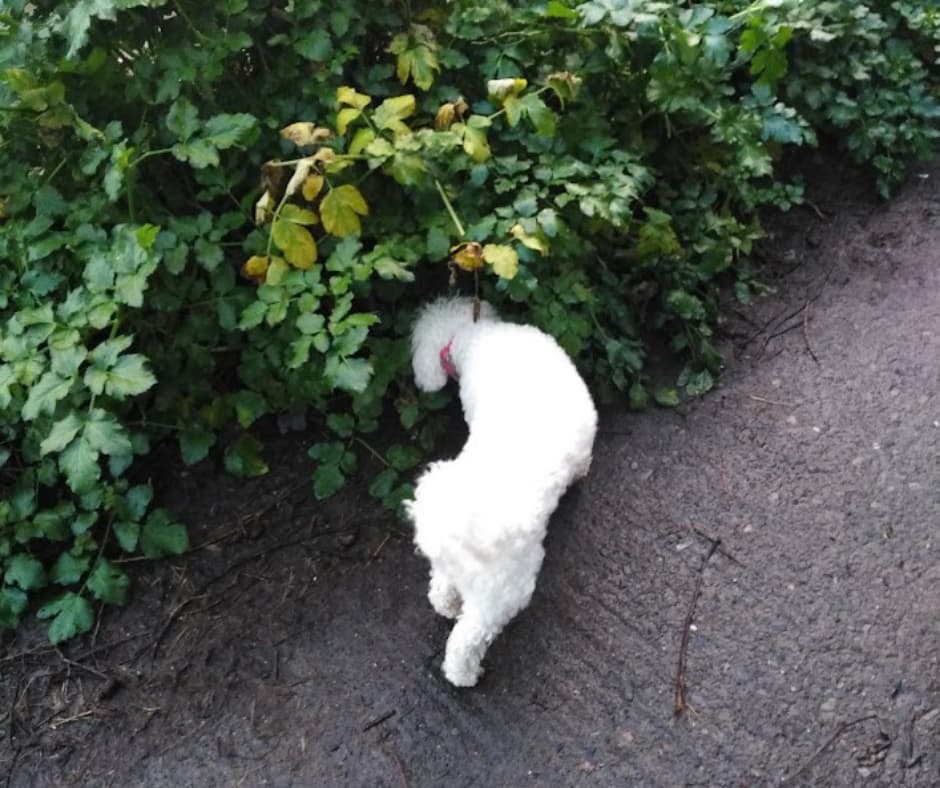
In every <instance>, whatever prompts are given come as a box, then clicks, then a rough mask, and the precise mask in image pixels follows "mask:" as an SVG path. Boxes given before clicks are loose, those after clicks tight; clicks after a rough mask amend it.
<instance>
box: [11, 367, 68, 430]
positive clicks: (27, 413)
mask: <svg viewBox="0 0 940 788" xmlns="http://www.w3.org/2000/svg"><path fill="white" fill-rule="evenodd" d="M72 382H73V381H72V379H70V378H62V377H60V376H59V375H57V374H56V373H55V372H52V371H51V370H47V371H46V372H44V373H43V375H42V377H41V378H39V380H38V381H37V382H36V383H34V384H33V385H32V386H31V387H30V389H29V394H28V395H27V397H26V402H25V404H24V405H23V411H22V414H21V415H22V417H23V420H24V421H32V420H33V419H35V418H36V417H37V416H39V414H40V413H45V414H51V413H52V411H53V410H54V409H55V405H56V403H57V402H58V401H59V400H60V399H62V398H63V397H64V396H65V395H66V394H68V393H69V389H70V388H71V387H72Z"/></svg>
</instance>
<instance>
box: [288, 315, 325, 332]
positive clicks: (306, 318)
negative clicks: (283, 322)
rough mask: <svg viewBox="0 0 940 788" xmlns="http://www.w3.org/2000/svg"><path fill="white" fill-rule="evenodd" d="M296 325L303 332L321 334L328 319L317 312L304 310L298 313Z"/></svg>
mask: <svg viewBox="0 0 940 788" xmlns="http://www.w3.org/2000/svg"><path fill="white" fill-rule="evenodd" d="M295 325H296V326H297V330H298V331H299V332H300V333H301V334H319V333H320V332H321V331H322V330H323V326H324V325H326V319H325V318H324V317H323V315H320V314H317V313H316V312H304V313H303V314H301V315H298V317H297V320H296V322H295Z"/></svg>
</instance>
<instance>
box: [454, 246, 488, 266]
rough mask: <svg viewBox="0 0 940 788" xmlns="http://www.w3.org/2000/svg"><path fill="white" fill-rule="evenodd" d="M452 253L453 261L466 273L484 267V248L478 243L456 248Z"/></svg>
mask: <svg viewBox="0 0 940 788" xmlns="http://www.w3.org/2000/svg"><path fill="white" fill-rule="evenodd" d="M450 252H451V259H452V260H453V261H454V263H455V264H456V265H457V266H458V267H459V268H462V269H463V270H464V271H476V270H477V269H479V268H482V267H483V247H482V246H480V244H478V243H477V242H476V241H470V242H469V243H465V244H460V245H459V246H455V247H454V248H453V249H451V250H450Z"/></svg>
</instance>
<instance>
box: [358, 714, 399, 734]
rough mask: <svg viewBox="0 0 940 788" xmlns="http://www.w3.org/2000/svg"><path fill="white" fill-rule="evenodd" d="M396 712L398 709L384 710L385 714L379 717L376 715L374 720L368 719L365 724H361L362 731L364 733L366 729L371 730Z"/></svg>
mask: <svg viewBox="0 0 940 788" xmlns="http://www.w3.org/2000/svg"><path fill="white" fill-rule="evenodd" d="M397 713H398V709H392V710H391V711H387V712H385V714H383V715H381V716H379V717H376V718H375V719H374V720H370V721H369V722H367V723H366V724H365V725H363V726H362V732H363V733H366V732H367V731H371V730H372V729H373V728H377V727H378V726H379V725H381V724H382V723H383V722H387V721H388V720H390V719H391V718H392V717H394V716H395V715H396V714H397Z"/></svg>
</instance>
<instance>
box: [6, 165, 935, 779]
mask: <svg viewBox="0 0 940 788" xmlns="http://www.w3.org/2000/svg"><path fill="white" fill-rule="evenodd" d="M835 180H836V181H838V182H839V183H838V185H837V186H830V187H829V188H828V189H827V190H825V191H823V192H820V193H818V194H815V195H814V200H815V202H814V204H813V210H810V209H809V208H802V209H796V210H794V211H793V212H792V213H791V214H790V215H788V216H786V217H783V218H781V219H779V220H776V221H775V226H776V228H777V240H776V241H775V242H773V243H770V244H768V245H767V247H766V248H767V253H768V255H769V256H770V257H771V259H770V260H769V263H768V265H769V270H770V271H771V272H772V273H773V275H774V277H775V284H776V291H777V292H776V293H774V294H773V295H771V296H770V297H768V298H767V299H765V300H764V301H763V302H762V303H761V304H759V305H757V306H756V307H754V308H752V309H749V310H748V311H747V312H746V313H745V312H741V313H740V314H739V315H737V316H736V317H734V318H733V319H732V320H731V321H730V322H729V323H728V324H727V325H726V326H725V330H726V332H727V340H726V344H727V348H726V350H727V356H728V359H729V369H728V372H727V373H726V375H725V376H724V378H723V379H722V381H721V385H720V386H719V387H718V389H717V390H716V391H715V392H713V393H712V394H710V395H709V396H707V397H706V398H705V399H704V400H703V401H701V402H697V403H693V404H691V405H688V406H686V407H684V408H682V409H680V410H679V411H674V412H673V411H658V410H657V411H651V412H648V413H643V414H639V415H637V414H627V413H607V414H606V415H605V417H604V418H603V420H602V429H601V432H600V435H599V437H598V443H597V448H596V453H595V465H594V468H593V470H592V473H591V475H590V477H589V478H588V480H587V481H586V482H585V483H583V484H582V485H581V486H580V487H579V488H578V489H576V490H573V491H572V492H571V493H570V494H569V495H568V496H567V497H566V498H565V500H564V501H563V504H562V507H561V509H560V510H559V512H558V513H557V515H556V517H555V518H554V520H553V524H552V529H551V532H550V536H549V543H548V559H547V561H546V565H545V567H544V569H543V571H542V575H541V578H540V581H539V588H538V590H537V592H536V595H535V599H534V601H533V603H532V605H531V607H530V608H529V609H528V610H527V611H526V612H525V613H523V614H522V615H521V616H520V617H519V618H518V619H517V620H516V622H515V623H514V624H513V625H511V627H510V628H509V629H508V630H507V631H506V632H505V633H504V634H503V636H502V637H501V638H500V639H499V640H498V641H497V643H496V644H495V645H494V647H493V648H492V649H491V650H490V652H489V655H488V659H487V664H488V673H487V675H486V677H485V679H484V680H483V682H482V684H481V685H480V687H479V688H477V689H475V690H470V691H466V690H464V691H456V690H454V689H452V688H451V687H449V686H448V685H447V684H446V683H445V682H444V681H443V680H442V678H441V677H440V674H439V669H438V668H439V662H440V658H441V649H442V646H443V644H444V640H445V637H446V633H447V626H446V622H444V621H442V620H440V619H437V618H436V617H435V616H434V615H433V613H432V611H431V609H430V607H429V605H428V604H427V602H426V600H425V599H424V583H425V571H426V569H425V566H424V563H423V561H422V559H420V558H419V557H418V556H416V555H415V554H414V551H413V549H412V547H411V545H410V542H409V538H408V535H407V534H406V533H404V532H398V531H396V530H394V528H396V527H397V526H395V524H394V523H392V522H390V521H389V520H388V518H387V517H385V515H384V514H383V513H382V512H381V511H377V510H376V509H374V508H373V507H372V505H371V504H370V503H369V502H368V501H367V499H366V497H365V496H361V497H357V496H356V495H355V493H350V494H348V495H346V496H345V497H344V498H341V499H340V500H337V501H335V502H332V503H331V504H329V505H328V506H326V507H319V506H316V505H314V504H313V502H312V501H311V500H310V499H309V497H308V495H307V487H306V485H307V482H306V478H307V473H308V469H307V465H306V461H305V459H304V451H303V446H301V445H299V444H298V443H297V442H294V443H290V442H284V443H283V445H282V447H281V457H280V459H279V460H278V461H277V462H275V466H276V472H275V473H274V474H272V475H271V476H269V477H267V478H265V479H262V480H258V481H254V482H248V483H243V482H236V481H234V480H231V479H229V478H226V477H224V476H214V475H209V476H206V475H205V474H200V473H195V474H192V475H187V474H186V473H185V472H182V471H175V472H174V471H170V472H169V474H168V477H167V478H166V479H164V480H163V482H162V483H163V486H164V493H163V497H164V500H165V501H167V502H169V503H170V504H171V505H172V503H173V502H174V501H182V502H184V503H185V508H186V510H187V515H186V519H187V520H188V521H189V522H190V523H192V524H193V525H194V533H195V540H196V541H199V540H200V539H202V540H205V542H206V543H208V544H207V545H206V546H205V548H204V549H202V550H198V551H197V552H195V553H194V554H193V555H191V556H190V557H188V558H186V559H184V560H179V561H176V562H172V563H165V564H162V565H160V566H155V567H148V568H146V569H143V570H142V571H141V572H140V573H139V575H138V578H137V599H136V601H135V604H134V606H133V607H132V608H131V609H130V610H127V611H122V612H120V613H116V614H109V615H108V617H107V619H106V621H105V625H104V626H103V627H102V631H101V633H100V634H99V635H98V636H97V637H96V638H95V639H93V640H89V641H86V642H84V643H79V644H74V645H72V646H70V647H69V648H68V649H67V650H64V651H63V652H61V653H58V652H55V651H52V650H50V649H48V648H44V647H43V646H42V645H41V644H40V645H38V646H36V645H34V643H38V642H39V641H38V640H33V641H32V642H30V641H29V638H30V637H34V638H35V633H33V634H32V635H30V634H29V633H25V634H21V635H20V636H19V638H20V640H19V641H16V642H13V643H12V644H10V646H9V648H8V649H7V651H6V655H5V656H3V657H2V658H0V666H2V668H0V669H2V670H3V676H4V680H3V683H2V686H0V719H2V741H0V768H2V769H4V770H5V771H6V773H7V784H8V785H11V786H27V785H29V786H32V785H39V786H44V785H96V786H98V785H102V786H103V785H115V786H131V785H147V786H165V785H173V786H196V785H198V786H215V785H220V786H221V785H224V786H236V785H246V786H253V785H275V786H289V785H294V786H415V788H417V787H418V786H441V785H447V786H470V785H481V786H483V785H485V786H502V785H507V786H508V785H513V786H516V785H526V784H531V785H584V786H594V785H597V786H633V785H635V786H676V785H709V786H715V785H729V786H731V785H734V786H737V785H779V784H781V783H783V784H787V785H825V786H849V785H877V786H900V785H905V786H936V785H938V784H940V170H938V169H934V170H931V171H929V172H928V173H923V174H921V175H920V176H919V177H915V178H914V179H913V180H912V182H911V183H910V185H909V186H908V187H907V188H906V189H905V190H904V191H903V192H902V193H901V194H900V195H899V197H898V198H897V199H896V200H894V201H893V202H891V203H890V204H887V205H882V204H874V203H871V202H865V201H864V200H863V199H859V198H857V197H856V195H858V194H860V193H864V192H863V190H860V189H859V188H857V187H856V186H852V185H850V184H848V183H846V181H845V179H844V178H843V176H842V175H841V174H839V175H837V176H836V177H835ZM390 529H392V530H390ZM718 540H720V543H719V544H718V546H717V548H715V545H716V542H717V541H718ZM713 548H714V549H713ZM699 583H701V585H700V588H699V589H698V591H699V593H698V596H697V597H696V588H697V585H698V584H699ZM693 603H695V611H694V615H693V616H691V617H689V616H690V607H691V606H692V605H693ZM688 621H691V627H689V629H688V642H687V644H686V649H685V656H686V661H687V665H686V668H685V670H684V685H685V686H686V704H687V705H686V708H685V709H684V711H683V713H682V714H681V715H680V716H679V717H676V716H675V715H674V708H675V704H676V692H677V672H678V664H679V659H680V652H681V651H682V633H683V629H684V628H685V627H686V624H687V622H688Z"/></svg>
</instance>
